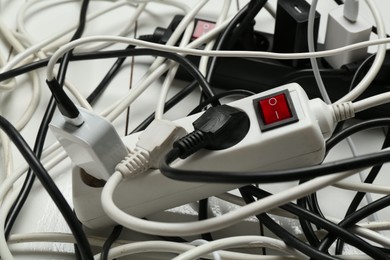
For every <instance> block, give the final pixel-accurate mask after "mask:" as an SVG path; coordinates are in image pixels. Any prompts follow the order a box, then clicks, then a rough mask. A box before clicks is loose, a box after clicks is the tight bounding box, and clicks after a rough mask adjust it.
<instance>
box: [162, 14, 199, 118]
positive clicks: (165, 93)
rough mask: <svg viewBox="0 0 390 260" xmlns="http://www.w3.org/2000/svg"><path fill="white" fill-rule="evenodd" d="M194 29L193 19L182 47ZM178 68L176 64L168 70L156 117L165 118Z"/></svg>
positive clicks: (184, 35) (183, 38)
mask: <svg viewBox="0 0 390 260" xmlns="http://www.w3.org/2000/svg"><path fill="white" fill-rule="evenodd" d="M193 30H194V22H193V21H192V22H190V23H189V24H188V27H187V29H186V30H185V31H184V34H183V37H182V40H181V42H180V45H179V46H180V47H184V46H186V45H187V44H188V42H189V41H190V40H191V37H192V31H193ZM178 69H179V65H178V64H175V65H174V66H173V67H172V68H170V69H169V70H168V73H167V75H166V77H165V79H164V82H163V84H162V86H161V91H160V96H159V99H158V100H157V106H156V111H155V119H160V120H161V119H163V114H164V107H165V101H166V99H167V96H168V92H169V89H170V87H171V84H172V82H173V80H174V79H175V76H176V72H177V70H178Z"/></svg>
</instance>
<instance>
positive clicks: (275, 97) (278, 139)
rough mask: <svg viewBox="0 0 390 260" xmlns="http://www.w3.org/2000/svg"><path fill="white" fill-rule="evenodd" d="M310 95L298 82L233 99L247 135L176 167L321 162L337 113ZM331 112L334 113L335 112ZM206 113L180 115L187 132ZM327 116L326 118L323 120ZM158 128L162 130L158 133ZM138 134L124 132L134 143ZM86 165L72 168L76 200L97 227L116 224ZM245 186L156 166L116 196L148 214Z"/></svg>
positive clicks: (127, 207) (129, 208) (128, 208)
mask: <svg viewBox="0 0 390 260" xmlns="http://www.w3.org/2000/svg"><path fill="white" fill-rule="evenodd" d="M319 103H320V101H319V100H317V99H315V100H309V99H308V97H307V95H306V93H305V92H304V90H303V89H302V88H301V87H300V86H299V85H298V84H296V83H292V84H288V85H285V86H282V87H278V88H275V89H272V90H269V91H266V92H263V93H260V94H257V95H254V96H251V97H247V98H244V99H241V100H238V101H235V102H232V103H230V104H229V105H230V106H232V107H235V108H238V109H240V110H242V111H244V112H245V113H246V114H247V115H248V117H249V119H250V128H249V131H248V133H247V135H246V136H245V137H244V139H243V140H242V141H241V142H239V143H238V144H236V145H235V146H233V147H230V148H228V149H224V150H218V151H211V150H201V151H199V152H197V153H196V154H194V155H192V156H190V157H189V158H187V159H186V160H184V161H181V162H180V163H175V164H174V166H175V167H180V168H185V169H197V170H211V171H212V170H222V171H250V170H253V171H255V170H270V169H287V168H294V167H299V166H306V165H315V164H318V163H321V162H322V160H323V158H324V155H325V137H324V136H328V135H329V134H330V133H331V127H330V125H331V124H328V123H327V122H328V121H329V120H330V121H332V118H330V119H329V118H326V116H325V117H324V114H326V113H325V112H324V111H323V110H322V109H321V108H319V107H318V104H319ZM330 114H331V113H330ZM200 115H201V113H199V114H196V115H193V116H189V117H186V118H182V119H180V120H177V121H176V123H177V124H178V125H180V126H182V127H183V128H185V129H186V130H187V131H188V132H190V131H192V130H193V127H192V122H193V121H194V120H196V119H197V118H198V117H199V116H200ZM324 118H325V120H324ZM156 134H157V133H156ZM138 136H139V133H138V134H133V135H130V136H127V137H125V138H124V139H123V140H124V142H125V144H126V145H127V146H128V147H134V146H135V144H136V142H137V140H138ZM85 176H87V175H86V174H85V172H83V170H81V169H80V168H79V167H74V169H73V203H74V208H75V211H76V214H77V216H78V218H79V220H80V221H81V222H82V223H83V224H84V225H85V226H87V227H88V228H92V229H96V228H102V227H106V226H109V225H112V224H114V223H113V222H112V220H110V219H109V218H108V217H107V216H106V214H105V213H104V211H103V209H102V206H101V203H100V195H101V191H102V185H104V183H100V184H99V182H98V183H96V182H93V181H92V182H90V181H88V178H85ZM240 186H242V184H207V183H192V182H180V181H175V180H171V179H169V178H167V177H165V176H163V175H162V174H161V173H160V171H159V170H157V169H153V170H149V171H148V172H146V173H144V174H141V175H140V176H137V177H134V178H129V179H127V180H125V181H123V182H122V183H121V184H120V185H119V187H118V189H117V190H116V192H115V194H114V201H115V203H116V204H117V205H118V207H119V208H121V209H122V210H124V211H125V212H127V213H129V214H131V215H134V216H137V217H145V216H148V215H150V214H153V213H156V212H160V211H163V210H166V209H169V208H173V207H176V206H179V205H183V204H186V203H189V202H193V201H197V200H200V199H203V198H207V197H210V196H213V195H217V194H220V193H223V192H225V191H229V190H232V189H235V188H238V187H240Z"/></svg>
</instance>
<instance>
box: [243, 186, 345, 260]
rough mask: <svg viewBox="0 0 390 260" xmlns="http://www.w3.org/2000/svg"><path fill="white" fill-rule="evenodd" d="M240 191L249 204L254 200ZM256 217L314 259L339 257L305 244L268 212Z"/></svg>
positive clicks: (289, 243)
mask: <svg viewBox="0 0 390 260" xmlns="http://www.w3.org/2000/svg"><path fill="white" fill-rule="evenodd" d="M240 193H241V196H242V198H243V199H244V200H245V202H246V203H247V204H249V203H252V202H254V201H255V200H254V199H253V197H252V196H251V195H249V194H248V193H246V192H243V191H242V189H240ZM256 218H257V219H258V220H259V221H261V222H262V223H263V224H264V225H265V226H266V227H267V228H268V229H269V230H270V231H271V232H272V233H274V234H275V235H276V236H277V237H279V238H280V239H281V240H283V241H284V242H285V243H286V245H288V246H290V247H293V248H295V249H296V250H298V251H300V252H302V253H303V254H305V255H307V256H310V257H313V258H314V259H318V260H320V259H324V260H335V259H339V258H337V257H333V256H331V255H329V254H326V253H323V252H321V251H319V250H317V249H316V248H313V247H311V246H310V245H308V244H305V243H304V242H302V241H301V240H299V239H298V238H296V237H295V236H293V235H292V234H291V233H290V232H288V231H287V230H285V229H284V228H283V227H282V226H280V225H278V224H277V223H276V222H275V221H274V220H273V219H272V218H270V217H269V216H268V215H267V214H266V213H262V214H259V215H256Z"/></svg>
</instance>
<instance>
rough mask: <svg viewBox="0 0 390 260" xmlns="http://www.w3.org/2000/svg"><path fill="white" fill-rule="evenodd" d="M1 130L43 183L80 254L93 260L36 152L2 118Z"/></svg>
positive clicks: (80, 228) (78, 227)
mask: <svg viewBox="0 0 390 260" xmlns="http://www.w3.org/2000/svg"><path fill="white" fill-rule="evenodd" d="M0 128H1V129H2V130H3V131H4V132H5V133H6V134H7V136H8V137H9V138H10V140H11V141H12V142H13V143H14V144H15V146H16V147H17V149H18V150H19V152H20V153H21V154H22V156H23V158H24V159H25V160H26V162H27V163H28V165H29V166H30V168H31V169H32V170H33V172H34V174H35V175H36V176H37V177H38V179H39V181H40V182H41V183H42V186H43V187H44V188H45V189H46V191H47V193H48V194H49V195H50V197H51V198H52V200H53V201H54V203H55V204H56V206H57V208H58V209H59V211H60V212H61V214H62V216H63V217H64V219H65V221H66V223H67V224H68V226H69V228H70V230H71V232H72V234H73V236H74V238H75V240H76V242H77V245H78V248H79V250H80V254H81V255H82V257H83V259H93V254H92V251H91V248H90V246H89V242H88V240H87V237H86V236H85V233H84V231H83V229H82V227H81V225H80V223H79V221H78V219H77V218H76V216H75V214H74V213H73V211H72V209H71V208H70V206H69V204H68V202H67V201H66V200H65V198H64V197H63V195H62V194H61V191H60V190H59V189H58V187H57V185H56V184H55V182H54V181H53V180H52V179H51V177H50V175H49V174H48V173H47V171H46V169H45V168H44V167H43V165H42V164H41V162H40V161H39V159H38V158H37V157H36V156H35V154H34V152H33V151H32V150H31V149H30V147H29V146H28V144H27V143H26V141H25V140H24V139H23V137H22V136H21V135H20V134H19V132H18V131H17V130H16V129H15V128H14V127H13V125H12V124H11V123H9V122H8V121H7V120H6V119H5V118H4V117H2V116H0Z"/></svg>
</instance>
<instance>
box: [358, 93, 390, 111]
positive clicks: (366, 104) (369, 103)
mask: <svg viewBox="0 0 390 260" xmlns="http://www.w3.org/2000/svg"><path fill="white" fill-rule="evenodd" d="M389 102H390V92H385V93H383V94H378V95H375V96H371V97H368V98H365V99H362V100H359V101H355V102H354V103H353V107H354V109H355V111H356V113H357V112H361V111H364V110H367V109H369V108H372V107H375V106H379V105H383V104H386V103H389Z"/></svg>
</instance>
